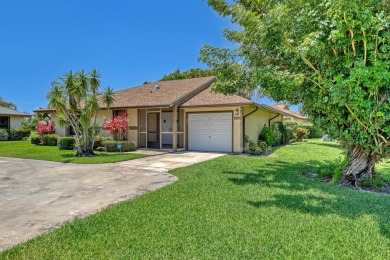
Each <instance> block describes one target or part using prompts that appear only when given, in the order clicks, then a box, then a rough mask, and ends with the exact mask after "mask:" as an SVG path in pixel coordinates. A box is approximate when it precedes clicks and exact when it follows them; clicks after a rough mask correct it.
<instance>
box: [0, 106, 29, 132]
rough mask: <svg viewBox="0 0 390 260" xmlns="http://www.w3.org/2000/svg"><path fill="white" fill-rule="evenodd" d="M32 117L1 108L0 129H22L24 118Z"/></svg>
mask: <svg viewBox="0 0 390 260" xmlns="http://www.w3.org/2000/svg"><path fill="white" fill-rule="evenodd" d="M30 116H31V115H30V114H28V113H24V112H19V111H17V110H15V109H11V108H6V107H1V106H0V128H5V129H8V130H10V129H14V128H18V127H21V126H22V121H23V118H25V117H30Z"/></svg>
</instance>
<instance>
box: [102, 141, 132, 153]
mask: <svg viewBox="0 0 390 260" xmlns="http://www.w3.org/2000/svg"><path fill="white" fill-rule="evenodd" d="M119 144H121V145H122V149H121V151H122V152H130V151H134V150H135V148H136V147H135V144H134V143H133V142H127V141H104V142H103V146H104V147H105V149H106V152H119V150H118V145H119Z"/></svg>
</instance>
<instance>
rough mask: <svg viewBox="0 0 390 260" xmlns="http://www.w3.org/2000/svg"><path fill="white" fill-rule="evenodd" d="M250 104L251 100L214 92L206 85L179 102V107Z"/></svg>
mask: <svg viewBox="0 0 390 260" xmlns="http://www.w3.org/2000/svg"><path fill="white" fill-rule="evenodd" d="M251 104H253V102H252V101H250V100H248V99H246V98H243V97H240V96H237V95H224V94H222V93H216V92H213V91H212V90H211V87H208V88H206V89H204V90H203V91H202V92H200V93H199V94H197V95H195V96H194V97H192V98H190V99H189V100H187V101H186V102H184V103H183V104H181V105H180V107H203V106H226V105H232V106H233V105H251Z"/></svg>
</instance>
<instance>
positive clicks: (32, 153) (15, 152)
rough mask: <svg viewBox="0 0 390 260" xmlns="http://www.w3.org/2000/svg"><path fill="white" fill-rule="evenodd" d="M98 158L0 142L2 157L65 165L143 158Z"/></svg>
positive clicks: (102, 155)
mask: <svg viewBox="0 0 390 260" xmlns="http://www.w3.org/2000/svg"><path fill="white" fill-rule="evenodd" d="M96 153H97V154H98V156H93V157H81V158H79V157H75V156H74V155H75V151H66V150H58V148H57V147H55V146H36V145H33V144H31V143H30V142H28V141H10V142H0V156H5V157H15V158H24V159H35V160H46V161H55V162H63V163H78V164H98V163H113V162H120V161H126V160H131V159H137V158H141V157H143V155H140V154H128V153H105V152H96Z"/></svg>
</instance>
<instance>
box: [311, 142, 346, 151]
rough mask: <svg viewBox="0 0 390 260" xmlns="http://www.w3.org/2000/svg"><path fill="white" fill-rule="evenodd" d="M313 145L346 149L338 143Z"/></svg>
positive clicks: (317, 143)
mask: <svg viewBox="0 0 390 260" xmlns="http://www.w3.org/2000/svg"><path fill="white" fill-rule="evenodd" d="M313 144H315V145H321V146H327V147H332V148H337V149H340V150H344V148H343V147H342V146H341V145H340V144H337V143H327V142H316V143H313Z"/></svg>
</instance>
